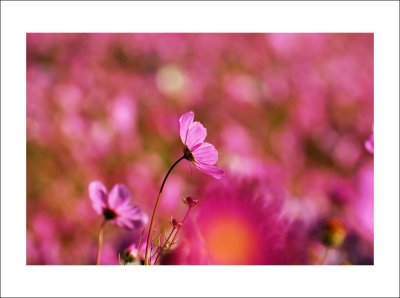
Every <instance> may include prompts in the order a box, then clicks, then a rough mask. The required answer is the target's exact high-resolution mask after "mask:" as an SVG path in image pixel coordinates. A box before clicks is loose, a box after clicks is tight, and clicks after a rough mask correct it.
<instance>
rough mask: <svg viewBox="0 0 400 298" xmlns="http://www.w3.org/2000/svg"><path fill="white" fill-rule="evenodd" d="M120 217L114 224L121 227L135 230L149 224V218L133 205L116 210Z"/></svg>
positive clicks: (126, 205)
mask: <svg viewBox="0 0 400 298" xmlns="http://www.w3.org/2000/svg"><path fill="white" fill-rule="evenodd" d="M116 212H117V214H118V217H117V218H116V219H115V221H114V223H115V224H116V225H118V226H120V227H123V228H128V229H133V228H136V229H137V228H140V227H141V226H144V225H146V224H147V222H148V220H149V218H148V216H147V214H146V213H144V212H142V211H141V210H140V209H139V207H137V206H136V205H133V204H124V205H122V206H121V207H120V208H117V210H116Z"/></svg>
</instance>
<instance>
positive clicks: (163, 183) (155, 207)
mask: <svg viewBox="0 0 400 298" xmlns="http://www.w3.org/2000/svg"><path fill="white" fill-rule="evenodd" d="M182 159H185V156H182V157H181V158H179V159H178V160H177V161H176V162H175V163H174V164H173V165H172V166H171V167H170V168H169V170H168V172H167V174H166V175H165V177H164V180H163V182H162V184H161V187H160V191H159V192H158V196H157V200H156V203H155V205H154V209H153V214H152V215H151V220H150V227H149V232H148V233H147V243H146V255H145V257H144V263H145V264H146V265H150V264H149V259H148V255H149V243H150V234H151V229H152V227H153V222H154V215H155V214H156V211H157V207H158V203H159V202H160V197H161V193H162V191H163V189H164V185H165V182H166V181H167V178H168V176H169V174H170V173H171V172H172V169H173V168H174V167H175V166H176V165H177V164H178V163H179V162H180V161H181V160H182Z"/></svg>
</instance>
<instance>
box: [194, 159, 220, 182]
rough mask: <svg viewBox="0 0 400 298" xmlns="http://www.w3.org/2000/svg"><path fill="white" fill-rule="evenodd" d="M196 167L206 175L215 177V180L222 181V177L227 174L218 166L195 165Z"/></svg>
mask: <svg viewBox="0 0 400 298" xmlns="http://www.w3.org/2000/svg"><path fill="white" fill-rule="evenodd" d="M195 165H196V167H197V168H198V169H199V170H200V171H203V172H204V173H206V174H207V175H210V176H212V177H214V178H215V179H221V177H222V176H223V175H224V174H225V172H224V170H222V169H221V168H219V167H217V166H212V165H207V164H203V163H195Z"/></svg>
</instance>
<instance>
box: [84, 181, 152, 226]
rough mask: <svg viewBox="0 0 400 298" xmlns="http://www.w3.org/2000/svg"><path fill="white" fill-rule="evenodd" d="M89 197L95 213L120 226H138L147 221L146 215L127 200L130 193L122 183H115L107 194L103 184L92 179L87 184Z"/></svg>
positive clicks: (129, 197)
mask: <svg viewBox="0 0 400 298" xmlns="http://www.w3.org/2000/svg"><path fill="white" fill-rule="evenodd" d="M89 197H90V200H91V201H92V205H93V209H94V210H95V211H96V213H97V214H99V215H103V216H104V218H105V220H110V221H111V222H112V223H113V224H116V225H117V226H119V227H121V228H127V229H133V228H139V227H141V226H142V225H145V224H146V223H147V221H148V217H147V215H146V214H145V213H143V212H142V211H141V210H140V209H139V207H137V206H136V205H134V204H131V203H130V202H129V201H130V199H131V195H130V193H129V191H128V189H127V188H126V187H125V186H124V185H122V184H116V185H115V186H114V187H113V188H112V189H111V191H110V193H109V194H108V196H107V189H106V187H105V186H104V184H103V183H101V182H99V181H93V182H91V183H90V184H89Z"/></svg>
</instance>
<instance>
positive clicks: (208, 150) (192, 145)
mask: <svg viewBox="0 0 400 298" xmlns="http://www.w3.org/2000/svg"><path fill="white" fill-rule="evenodd" d="M193 118H194V113H193V112H187V113H186V114H183V115H182V116H181V118H180V119H179V124H180V135H181V140H182V142H183V144H184V145H185V147H184V149H183V152H184V156H185V158H186V159H187V160H189V161H191V162H192V163H193V164H194V165H195V166H196V167H197V168H198V169H199V170H200V171H203V172H204V173H206V174H208V175H210V176H213V177H214V178H216V179H220V178H221V177H222V176H223V175H224V171H223V170H222V169H220V168H219V167H217V166H215V163H216V162H217V160H218V151H217V150H216V149H215V147H214V146H213V145H211V144H210V143H206V142H204V140H205V138H206V136H207V129H205V128H204V126H203V125H202V124H201V123H200V122H198V121H196V122H193Z"/></svg>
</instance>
